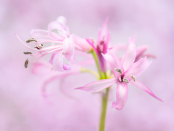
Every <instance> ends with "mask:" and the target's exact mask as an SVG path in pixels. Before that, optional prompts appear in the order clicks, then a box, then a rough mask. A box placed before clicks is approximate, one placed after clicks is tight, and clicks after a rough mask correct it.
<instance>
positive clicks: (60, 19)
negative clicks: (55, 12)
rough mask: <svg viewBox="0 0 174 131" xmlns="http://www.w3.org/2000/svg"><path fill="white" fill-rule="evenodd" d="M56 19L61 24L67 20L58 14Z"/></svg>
mask: <svg viewBox="0 0 174 131" xmlns="http://www.w3.org/2000/svg"><path fill="white" fill-rule="evenodd" d="M56 21H57V22H60V23H62V24H64V25H66V22H67V20H66V18H65V17H64V16H59V17H58V18H57V19H56Z"/></svg>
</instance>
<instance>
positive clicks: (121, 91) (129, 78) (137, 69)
mask: <svg viewBox="0 0 174 131" xmlns="http://www.w3.org/2000/svg"><path fill="white" fill-rule="evenodd" d="M103 56H104V58H105V60H106V61H107V63H108V64H109V66H110V68H111V70H112V72H113V73H114V78H112V79H107V80H100V81H96V82H92V83H89V84H87V85H85V86H83V87H79V88H76V89H80V90H84V91H88V92H99V91H101V90H102V89H105V88H108V87H110V86H111V85H112V84H114V83H116V84H117V92H116V101H114V102H113V103H112V108H116V109H117V110H121V109H123V107H124V106H125V104H126V101H127V98H128V83H130V84H132V85H135V86H137V87H138V88H140V89H142V90H143V91H145V92H147V93H148V94H150V95H151V96H153V97H154V98H156V99H158V100H160V101H162V100H161V99H159V98H158V97H157V96H155V94H153V92H152V91H151V90H150V89H149V88H148V87H146V86H145V85H144V84H142V83H141V82H139V81H137V80H136V78H137V77H138V76H140V75H141V74H142V73H143V72H144V71H145V70H146V69H147V68H148V67H149V66H150V64H151V62H149V61H148V60H147V58H146V57H144V58H141V59H140V60H138V61H137V62H135V63H134V61H135V58H136V46H135V43H134V40H133V39H131V38H130V40H129V46H128V47H127V50H126V53H125V55H124V58H123V59H122V61H120V60H119V59H118V58H117V56H115V55H114V54H113V53H112V52H108V53H106V54H103Z"/></svg>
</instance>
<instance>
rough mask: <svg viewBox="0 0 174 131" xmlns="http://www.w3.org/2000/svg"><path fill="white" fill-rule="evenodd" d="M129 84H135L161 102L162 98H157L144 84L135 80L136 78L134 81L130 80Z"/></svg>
mask: <svg viewBox="0 0 174 131" xmlns="http://www.w3.org/2000/svg"><path fill="white" fill-rule="evenodd" d="M130 84H132V85H134V86H136V87H138V88H140V89H142V90H143V91H145V92H146V93H148V94H149V95H151V96H153V97H154V98H156V99H158V100H159V101H162V102H163V100H161V99H160V98H158V97H157V96H156V95H155V94H154V93H153V92H152V91H151V90H150V89H149V88H148V87H147V86H145V85H144V84H142V83H141V82H139V81H137V80H136V81H135V82H133V81H130Z"/></svg>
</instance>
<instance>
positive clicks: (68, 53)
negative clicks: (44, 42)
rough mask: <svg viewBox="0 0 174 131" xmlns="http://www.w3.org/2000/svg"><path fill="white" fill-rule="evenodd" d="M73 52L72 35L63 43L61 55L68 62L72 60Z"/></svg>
mask: <svg viewBox="0 0 174 131" xmlns="http://www.w3.org/2000/svg"><path fill="white" fill-rule="evenodd" d="M74 51H75V49H74V38H73V35H71V36H70V37H69V38H68V37H67V38H66V39H65V40H64V41H63V54H64V56H65V58H66V59H67V60H68V61H72V60H73V59H74Z"/></svg>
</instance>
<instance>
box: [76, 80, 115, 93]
mask: <svg viewBox="0 0 174 131" xmlns="http://www.w3.org/2000/svg"><path fill="white" fill-rule="evenodd" d="M114 82H115V78H113V79H105V80H100V81H95V82H91V83H89V84H86V85H85V86H82V87H78V88H75V89H80V90H84V91H87V92H99V91H101V90H103V89H105V88H108V87H110V86H111V85H112V84H114Z"/></svg>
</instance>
